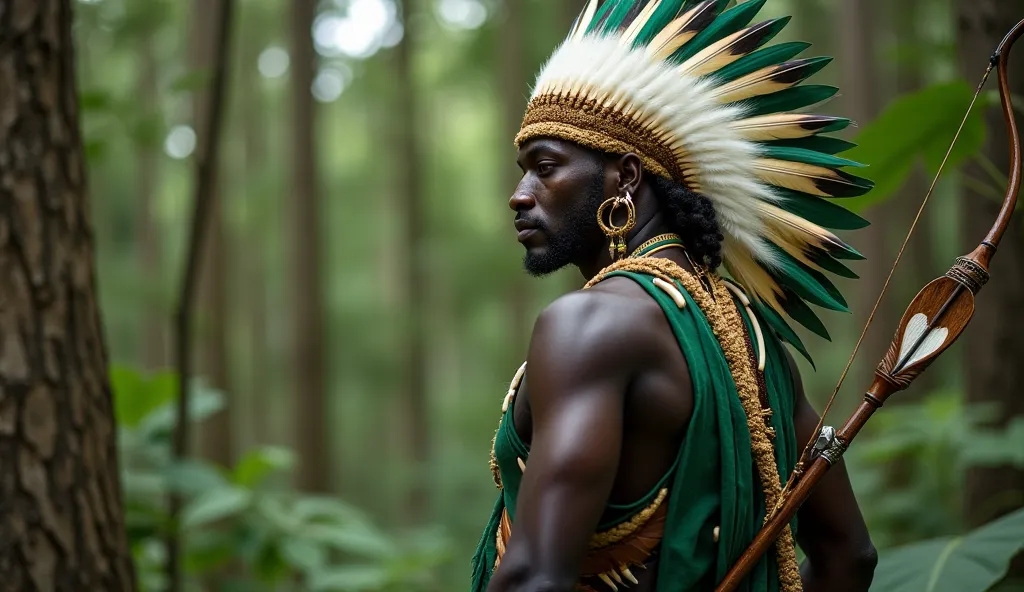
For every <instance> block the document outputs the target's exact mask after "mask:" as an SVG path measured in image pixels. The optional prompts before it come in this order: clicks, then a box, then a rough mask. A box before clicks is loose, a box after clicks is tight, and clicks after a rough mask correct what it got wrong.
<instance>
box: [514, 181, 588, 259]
mask: <svg viewBox="0 0 1024 592" xmlns="http://www.w3.org/2000/svg"><path fill="white" fill-rule="evenodd" d="M603 202H604V178H603V176H602V175H599V174H596V175H594V178H593V180H592V181H591V183H590V185H589V186H588V187H587V189H586V191H584V193H583V195H581V196H580V199H579V200H577V201H576V202H575V203H574V204H573V205H572V207H571V208H569V210H568V211H567V212H566V213H565V215H564V217H563V218H562V220H561V221H560V224H559V226H560V228H561V230H560V232H558V233H555V234H552V233H549V232H547V229H546V228H541V230H542V231H544V233H545V237H546V238H547V245H546V248H545V249H544V250H543V251H541V252H531V251H529V250H527V251H526V256H525V257H524V258H523V267H524V268H525V269H526V272H527V273H529V274H530V275H532V276H536V277H540V276H543V275H547V274H549V273H553V272H556V271H558V270H559V269H562V268H563V267H565V266H567V265H571V264H573V263H575V262H577V261H579V260H580V259H581V258H582V257H581V256H582V255H583V253H584V252H585V251H586V250H587V249H591V248H595V246H596V244H597V243H598V241H600V238H601V236H602V233H601V227H600V226H599V225H598V223H597V210H598V208H600V207H601V204H602V203H603Z"/></svg>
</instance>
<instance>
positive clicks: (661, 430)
mask: <svg viewBox="0 0 1024 592" xmlns="http://www.w3.org/2000/svg"><path fill="white" fill-rule="evenodd" d="M542 322H543V323H545V325H550V327H540V329H539V333H540V335H541V337H540V339H544V341H538V342H535V344H534V345H532V346H531V354H532V353H534V352H537V353H538V354H540V355H544V356H545V357H547V359H548V360H550V361H551V362H552V366H554V367H556V368H557V367H558V366H559V362H560V360H563V359H565V358H566V356H567V353H566V352H565V350H564V349H563V348H564V346H565V344H566V343H568V342H572V343H574V344H575V347H574V348H573V349H574V350H575V353H574V355H576V356H580V357H581V358H584V359H582V360H580V363H579V366H578V367H579V371H581V372H586V373H587V374H593V375H597V374H599V373H607V372H614V371H617V372H619V373H621V374H622V378H621V381H622V382H625V383H626V384H627V387H626V390H625V392H623V393H620V397H621V403H620V404H621V407H622V412H621V427H620V428H618V429H620V430H621V433H622V436H621V448H620V452H619V453H618V454H616V455H615V457H613V458H607V459H604V460H605V462H608V463H609V464H612V465H616V470H615V478H614V482H613V484H612V487H611V492H610V494H609V496H608V503H610V504H615V505H627V504H631V503H633V502H635V501H637V500H639V499H641V498H642V497H643V496H645V495H646V494H647V493H648V492H650V490H651V488H653V487H654V486H655V485H656V484H657V483H658V481H660V480H661V479H662V477H664V475H665V473H666V472H667V471H668V470H669V469H670V468H671V466H672V464H673V462H674V461H675V459H676V455H677V452H678V450H679V445H680V443H681V442H682V439H683V435H684V433H685V431H686V426H687V424H688V423H689V421H690V416H691V413H692V411H693V392H692V390H691V389H692V387H691V383H690V373H689V369H688V367H687V365H686V359H685V358H684V357H683V354H682V352H681V351H680V349H679V344H678V343H677V342H676V338H675V336H674V335H673V333H672V328H671V327H670V326H669V323H668V320H667V319H666V317H665V313H664V312H663V311H662V309H661V307H660V306H658V303H657V302H656V301H655V300H654V299H652V298H651V297H650V295H649V294H647V293H646V292H645V291H644V289H643V288H642V287H640V286H639V285H637V284H636V282H633V281H631V280H629V279H626V278H619V277H616V278H609V279H608V280H606V281H605V282H602V283H601V284H599V285H598V286H595V287H594V288H593V289H591V290H587V291H584V292H574V293H571V294H568V295H566V296H563V297H562V298H560V299H559V300H556V301H555V302H554V303H553V304H552V305H551V306H550V308H549V309H548V310H546V311H545V312H544V317H543V321H542ZM554 331H561V332H564V333H565V335H551V333H552V332H554ZM549 335H550V337H551V338H548V337H547V336H549ZM606 350H607V351H606ZM627 352H628V353H627ZM535 366H536V365H535ZM534 374H535V372H532V371H529V370H528V371H527V373H526V375H525V377H524V380H523V383H522V385H521V386H520V388H519V391H518V393H517V394H516V398H515V406H514V407H513V414H512V416H513V423H514V426H515V430H516V433H517V434H518V435H519V437H520V438H521V439H522V440H523V442H524V443H525V444H527V445H529V444H530V442H531V439H532V436H533V418H532V414H531V394H530V393H531V389H530V385H531V382H532V381H534V380H539V377H535V376H534ZM568 378H570V379H571V377H568ZM539 393H543V394H545V395H547V394H550V395H552V396H556V397H557V396H558V393H552V391H551V389H550V388H549V387H547V385H544V388H542V389H540V390H539ZM541 404H542V405H543V404H544V403H541ZM581 404H584V402H581ZM587 431H589V430H587ZM607 436H608V434H606V433H600V432H599V431H596V430H595V431H592V432H591V433H590V434H589V435H587V434H584V437H586V438H587V439H597V438H606V437H607Z"/></svg>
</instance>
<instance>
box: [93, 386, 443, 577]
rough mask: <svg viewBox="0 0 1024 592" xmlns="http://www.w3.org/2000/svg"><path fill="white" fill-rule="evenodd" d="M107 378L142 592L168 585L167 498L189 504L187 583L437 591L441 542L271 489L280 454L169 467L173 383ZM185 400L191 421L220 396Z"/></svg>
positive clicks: (264, 451) (336, 503) (287, 464)
mask: <svg viewBox="0 0 1024 592" xmlns="http://www.w3.org/2000/svg"><path fill="white" fill-rule="evenodd" d="M111 381H112V384H113V388H114V394H115V412H116V414H117V418H118V422H119V443H120V454H121V459H122V463H123V466H124V471H123V483H124V490H125V507H126V521H127V525H128V532H129V537H130V541H131V546H132V550H133V554H134V557H135V560H136V569H137V573H138V577H139V581H140V586H141V588H142V589H143V590H159V589H161V588H162V586H163V580H164V577H163V571H162V570H163V560H164V558H165V551H164V547H163V537H164V536H165V534H166V533H167V532H168V529H169V528H170V525H171V519H170V516H169V515H168V511H167V506H166V503H167V497H168V495H169V494H170V492H172V491H173V492H177V493H179V494H180V495H181V496H182V498H183V499H184V501H185V505H184V508H183V510H182V512H181V515H180V517H179V520H180V521H179V525H180V530H181V533H182V536H183V541H184V564H185V570H186V574H187V576H188V577H189V579H190V580H191V581H193V582H196V583H198V582H200V581H205V582H218V583H219V585H220V586H222V587H223V588H224V589H244V590H250V591H252V590H287V589H289V586H293V585H297V586H298V588H297V589H301V590H310V591H321V590H322V591H333V590H338V591H353V592H362V591H366V592H371V591H389V590H435V589H438V585H437V581H436V574H435V569H436V567H437V566H439V565H440V564H442V563H444V562H446V561H447V560H448V559H449V554H450V552H449V550H448V542H447V538H446V537H445V536H444V534H443V533H439V532H433V531H424V532H414V533H412V534H409V535H406V536H402V537H398V536H393V535H388V534H386V533H385V532H383V531H382V530H381V529H380V528H379V527H378V526H376V525H375V524H374V523H373V522H372V521H371V520H370V519H369V518H368V517H367V516H366V515H365V514H364V513H363V512H362V511H360V510H359V509H357V508H355V507H352V506H350V505H348V504H346V503H345V502H343V501H341V500H338V499H336V498H333V497H326V496H312V495H306V494H302V493H300V492H295V491H289V490H284V489H280V488H275V487H273V486H272V484H271V482H272V481H273V479H272V478H273V477H275V476H277V475H278V474H280V473H283V472H285V471H287V470H288V469H290V468H291V467H292V466H293V464H294V455H293V454H292V453H291V451H289V450H287V449H283V448H275V447H268V448H261V449H258V450H250V451H248V452H247V453H245V454H244V455H243V456H242V458H241V459H240V460H239V461H238V463H236V464H235V466H234V467H231V468H224V467H218V466H216V465H213V464H211V463H208V462H206V461H203V460H200V459H191V460H186V461H184V462H175V461H174V460H173V459H172V457H171V454H170V448H169V442H170V436H171V428H172V426H173V425H174V407H175V405H176V401H177V377H176V376H175V375H174V374H172V373H166V372H165V373H160V374H156V375H153V376H144V375H141V374H139V373H137V372H135V371H133V370H131V369H130V368H126V367H123V366H119V367H115V368H114V369H113V370H112V372H111ZM191 397H192V401H191V402H192V405H191V409H190V412H191V413H190V418H191V421H192V422H194V423H199V422H201V421H202V420H203V419H205V418H207V417H209V416H210V415H212V414H213V413H216V412H217V411H219V410H220V409H221V408H222V407H223V396H222V395H221V394H220V393H218V392H216V391H213V390H210V389H208V388H206V387H204V386H203V385H202V384H201V383H199V382H197V383H195V385H194V386H193V389H192V394H191ZM218 589H221V588H218Z"/></svg>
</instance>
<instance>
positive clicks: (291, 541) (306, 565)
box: [280, 537, 327, 572]
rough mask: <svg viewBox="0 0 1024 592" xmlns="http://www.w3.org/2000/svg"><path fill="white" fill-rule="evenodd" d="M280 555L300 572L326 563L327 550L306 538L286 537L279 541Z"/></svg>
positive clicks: (311, 569) (318, 567) (312, 569)
mask: <svg viewBox="0 0 1024 592" xmlns="http://www.w3.org/2000/svg"><path fill="white" fill-rule="evenodd" d="M280 552H281V557H282V558H283V559H284V560H285V561H286V562H288V564H289V565H291V566H292V567H294V568H296V569H298V570H299V571H302V572H311V571H314V570H317V569H320V568H322V567H323V566H324V565H325V564H326V563H327V550H326V549H325V548H324V547H323V545H320V544H318V543H316V542H315V541H311V540H309V539H306V538H301V537H287V538H285V539H284V540H282V541H281V549H280Z"/></svg>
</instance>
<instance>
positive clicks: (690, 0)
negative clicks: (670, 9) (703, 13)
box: [679, 0, 732, 14]
mask: <svg viewBox="0 0 1024 592" xmlns="http://www.w3.org/2000/svg"><path fill="white" fill-rule="evenodd" d="M706 1H707V0H686V2H683V6H682V8H680V9H679V12H686V11H688V10H693V9H694V8H696V7H697V5H699V4H703V3H704V2H706ZM730 2H732V0H718V6H716V7H715V14H718V13H720V12H722V11H723V10H725V7H726V6H729V3H730Z"/></svg>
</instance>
